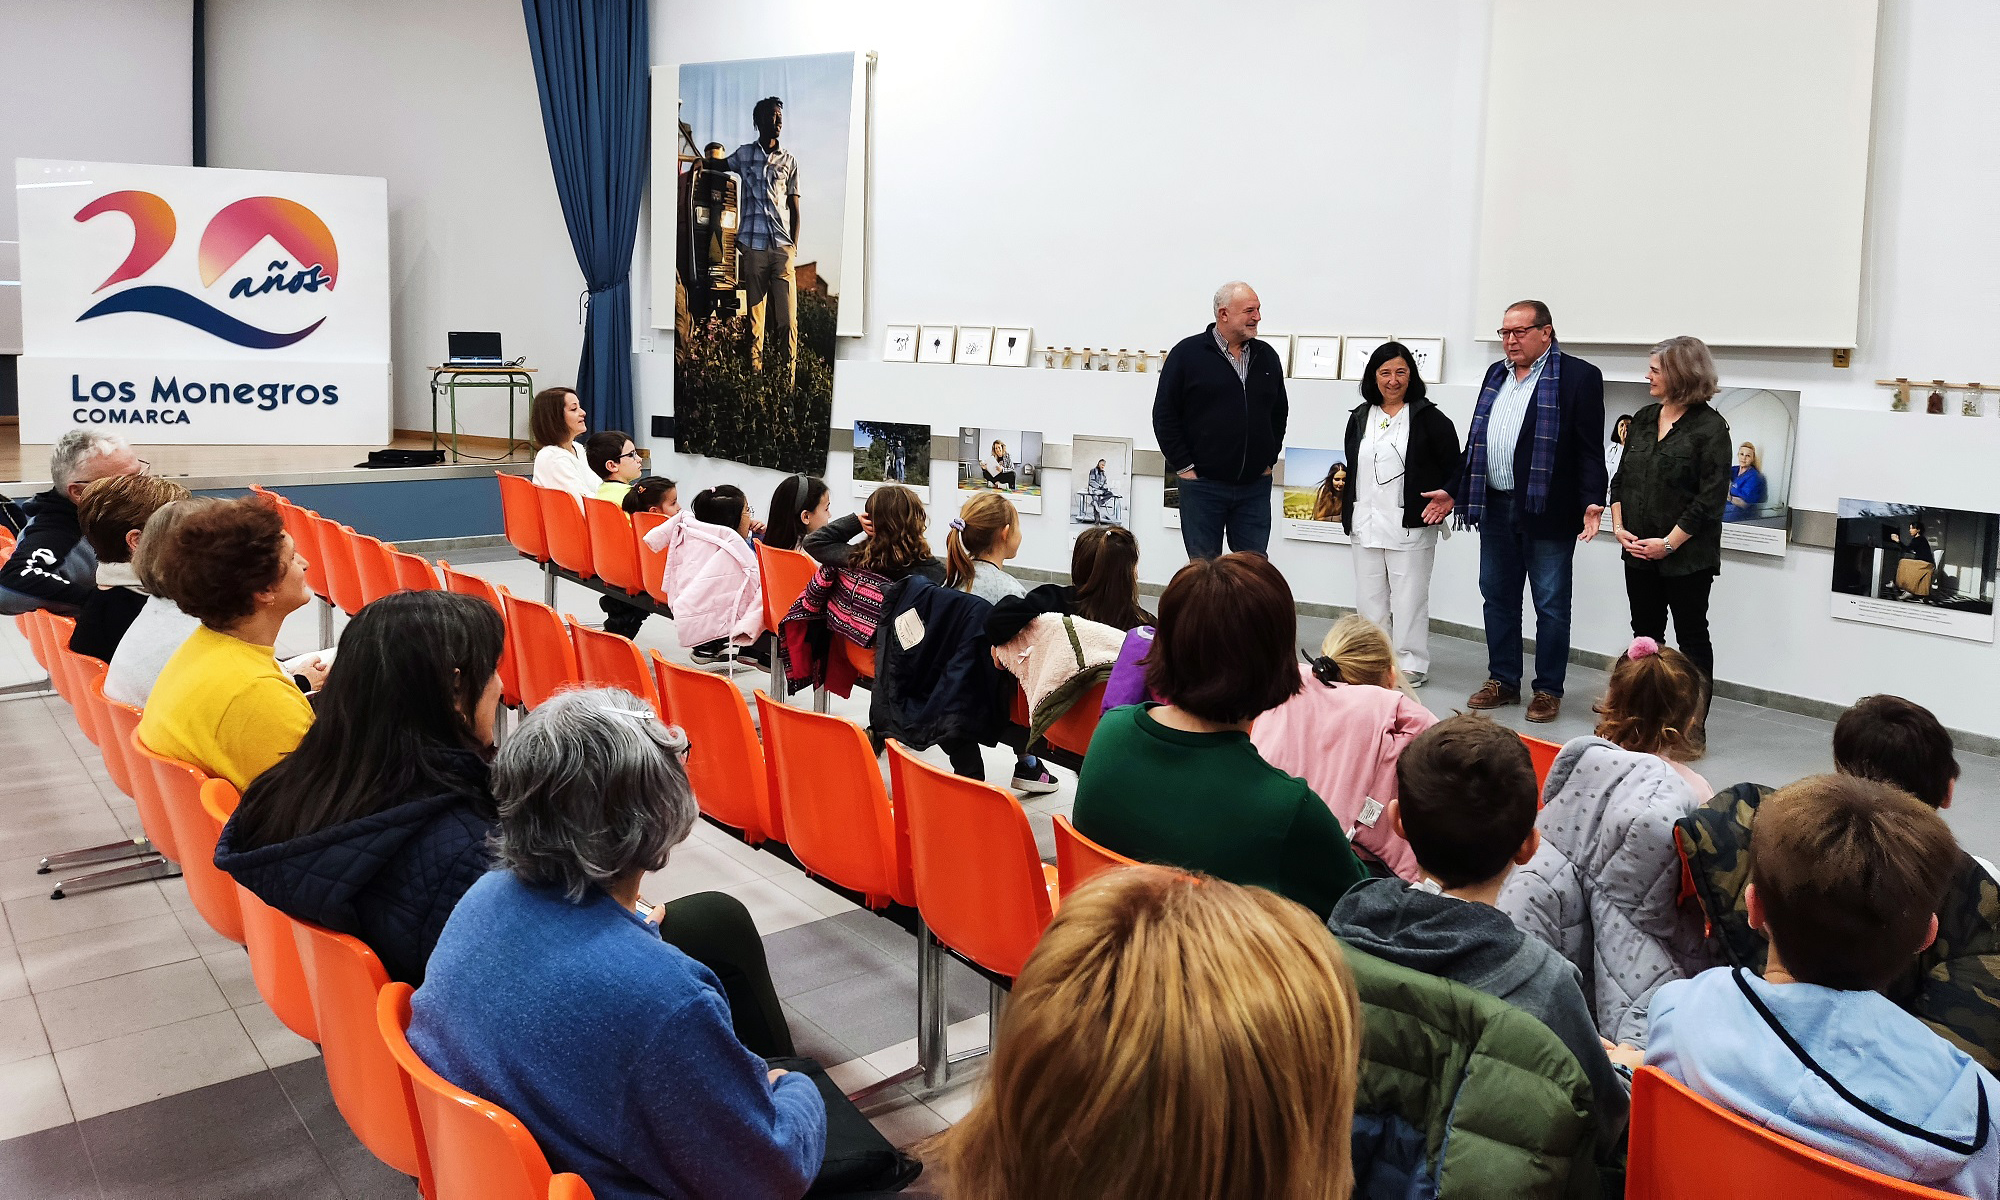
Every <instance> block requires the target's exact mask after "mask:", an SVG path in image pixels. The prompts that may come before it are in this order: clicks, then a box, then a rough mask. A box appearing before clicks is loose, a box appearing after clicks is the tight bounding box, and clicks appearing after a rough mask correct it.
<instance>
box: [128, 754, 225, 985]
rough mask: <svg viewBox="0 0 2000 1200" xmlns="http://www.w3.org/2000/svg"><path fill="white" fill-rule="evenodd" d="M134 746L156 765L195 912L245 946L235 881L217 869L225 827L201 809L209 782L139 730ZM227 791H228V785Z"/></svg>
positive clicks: (189, 765) (142, 755) (196, 768)
mask: <svg viewBox="0 0 2000 1200" xmlns="http://www.w3.org/2000/svg"><path fill="white" fill-rule="evenodd" d="M132 746H133V748H134V749H136V750H137V751H138V752H139V756H140V757H141V758H144V759H145V760H146V761H147V762H148V763H150V764H151V765H152V768H153V777H154V778H155V779H156V780H158V781H159V787H160V799H161V801H162V802H163V804H164V805H165V807H166V810H167V820H168V822H169V823H170V824H171V825H172V826H173V831H174V848H175V849H176V850H178V851H179V852H180V856H179V858H178V859H177V860H176V861H178V862H179V863H180V865H181V878H183V879H185V880H186V881H187V890H188V896H189V898H190V899H192V900H193V901H194V907H195V911H196V912H198V913H200V914H201V919H202V920H204V921H207V922H208V924H209V928H211V929H213V930H215V931H216V932H217V933H219V934H221V935H222V936H223V937H226V938H228V939H229V940H230V941H232V942H235V943H236V944H237V945H239V946H240V945H243V944H244V942H245V938H244V933H243V906H242V904H241V903H240V902H238V900H237V894H236V881H235V880H234V879H231V878H230V877H229V875H228V874H227V873H226V872H224V871H223V870H222V869H221V868H219V867H217V866H216V865H215V842H216V839H217V838H218V837H220V836H221V835H222V824H221V822H219V821H215V820H213V819H211V818H210V816H209V814H208V810H207V809H205V808H203V807H202V803H201V790H202V785H204V784H206V783H208V782H210V780H209V778H208V776H207V775H205V774H203V773H202V770H201V768H199V767H196V766H193V765H191V764H189V763H184V762H182V761H180V760H179V759H177V758H168V757H167V756H166V755H164V754H156V753H154V752H153V751H152V750H151V749H149V748H147V746H146V743H145V742H144V741H143V740H141V739H140V737H139V734H138V731H137V730H134V731H133V733H132ZM223 786H224V787H228V786H229V785H228V784H227V782H224V783H223ZM231 790H234V789H231Z"/></svg>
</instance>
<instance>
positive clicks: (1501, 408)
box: [1432, 300, 1605, 722]
mask: <svg viewBox="0 0 2000 1200" xmlns="http://www.w3.org/2000/svg"><path fill="white" fill-rule="evenodd" d="M1497 333H1498V335H1499V339H1500V348H1501V351H1502V353H1503V354H1504V355H1505V357H1504V358H1503V359H1501V361H1499V362H1496V363H1494V364H1493V365H1492V366H1491V367H1489V368H1487V371H1486V381H1485V383H1484V385H1483V386H1481V387H1480V389H1479V404H1478V406H1477V407H1476V408H1475V409H1474V410H1473V413H1472V427H1471V429H1470V430H1469V431H1468V432H1467V435H1466V445H1465V458H1464V462H1463V464H1462V465H1461V466H1460V468H1459V475H1458V480H1457V482H1456V483H1455V484H1454V485H1453V486H1452V487H1451V488H1450V489H1449V490H1450V493H1451V495H1450V497H1449V499H1448V500H1447V499H1446V498H1444V497H1438V498H1436V499H1434V500H1433V501H1432V507H1433V508H1436V509H1442V510H1443V511H1446V512H1449V511H1452V510H1453V508H1454V507H1455V508H1456V511H1457V513H1458V520H1459V524H1460V525H1461V526H1463V527H1466V528H1471V529H1477V530H1478V531H1479V594H1480V596H1481V598H1482V599H1483V600H1484V601H1485V606H1486V675H1487V679H1486V683H1485V685H1484V686H1482V687H1481V688H1480V689H1479V690H1478V691H1477V692H1474V693H1473V694H1472V697H1471V699H1469V700H1467V701H1466V705H1467V707H1470V708H1476V709H1488V708H1500V707H1502V706H1504V705H1508V704H1518V703H1520V700H1521V587H1522V585H1523V584H1524V583H1525V584H1526V585H1527V586H1528V589H1529V591H1530V593H1531V594H1532V595H1533V598H1534V605H1535V677H1534V684H1533V687H1534V697H1533V699H1532V700H1530V701H1529V703H1528V713H1527V716H1528V719H1529V720H1530V721H1537V722H1546V721H1553V720H1555V719H1556V716H1557V715H1558V714H1559V713H1561V711H1562V695H1563V679H1564V676H1565V675H1566V674H1567V673H1568V668H1569V623H1570V620H1569V619H1570V578H1571V567H1572V556H1573V555H1574V554H1575V552H1576V544H1577V543H1578V542H1587V541H1589V540H1590V539H1591V538H1594V537H1596V536H1597V526H1598V521H1599V519H1600V517H1602V515H1603V513H1604V488H1605V478H1604V452H1603V450H1602V449H1601V448H1600V447H1601V444H1602V443H1603V441H1604V373H1603V372H1602V371H1599V370H1598V369H1597V368H1596V367H1594V366H1592V365H1590V364H1589V363H1587V362H1585V361H1583V360H1582V359H1580V358H1576V357H1574V356H1572V355H1568V354H1564V353H1563V352H1562V348H1561V347H1560V346H1559V345H1558V344H1557V343H1556V328H1555V321H1554V319H1553V318H1551V317H1550V316H1549V307H1548V305H1546V304H1543V303H1542V302H1541V301H1539V300H1523V301H1521V302H1520V303H1518V304H1515V305H1513V306H1512V307H1510V308H1508V309H1507V312H1506V314H1505V315H1504V316H1503V317H1502V318H1501V321H1500V328H1499V329H1498V330H1497Z"/></svg>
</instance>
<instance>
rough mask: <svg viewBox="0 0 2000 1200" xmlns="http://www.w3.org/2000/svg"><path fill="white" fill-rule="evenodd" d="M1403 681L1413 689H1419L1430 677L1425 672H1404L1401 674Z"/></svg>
mask: <svg viewBox="0 0 2000 1200" xmlns="http://www.w3.org/2000/svg"><path fill="white" fill-rule="evenodd" d="M1403 680H1404V682H1406V683H1408V684H1409V685H1410V686H1411V687H1413V688H1420V687H1422V686H1424V685H1425V684H1427V683H1429V682H1430V681H1431V677H1430V673H1429V672H1427V671H1406V672H1404V673H1403Z"/></svg>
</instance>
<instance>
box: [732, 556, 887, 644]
mask: <svg viewBox="0 0 2000 1200" xmlns="http://www.w3.org/2000/svg"><path fill="white" fill-rule="evenodd" d="M818 572H819V564H818V563H817V562H814V561H813V557H812V555H810V554H807V553H806V552H805V551H803V550H778V549H774V548H773V547H770V546H766V545H765V544H764V543H762V542H758V543H757V575H758V581H759V582H760V583H761V584H762V586H763V590H764V628H766V629H770V630H774V631H775V630H776V629H777V628H778V626H779V625H780V624H781V623H783V621H784V619H785V614H786V613H788V612H790V611H792V605H793V604H795V603H797V601H798V598H799V597H800V596H802V595H804V594H805V590H806V585H807V584H808V583H811V582H812V577H813V576H814V575H816V574H818ZM869 670H870V672H871V673H872V672H873V670H874V667H873V664H870V667H869Z"/></svg>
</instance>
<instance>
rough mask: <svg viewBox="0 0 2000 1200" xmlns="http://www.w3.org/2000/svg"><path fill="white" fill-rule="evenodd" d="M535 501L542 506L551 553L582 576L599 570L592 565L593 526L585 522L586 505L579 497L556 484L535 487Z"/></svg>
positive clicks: (551, 556)
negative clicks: (580, 505)
mask: <svg viewBox="0 0 2000 1200" xmlns="http://www.w3.org/2000/svg"><path fill="white" fill-rule="evenodd" d="M535 502H536V503H537V504H539V505H541V508H542V534H543V536H544V537H546V538H547V539H548V547H549V557H550V558H551V559H554V560H555V564H556V565H557V566H559V567H561V568H563V569H564V570H566V571H570V572H572V573H574V574H575V575H576V577H577V578H579V579H589V578H591V577H592V576H594V575H595V574H596V571H594V570H593V569H592V568H591V565H590V529H589V527H587V526H586V525H584V523H583V509H581V508H579V507H578V506H577V502H576V497H575V496H572V495H570V494H569V493H568V492H564V491H558V490H557V489H555V488H545V487H538V488H536V489H535Z"/></svg>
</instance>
